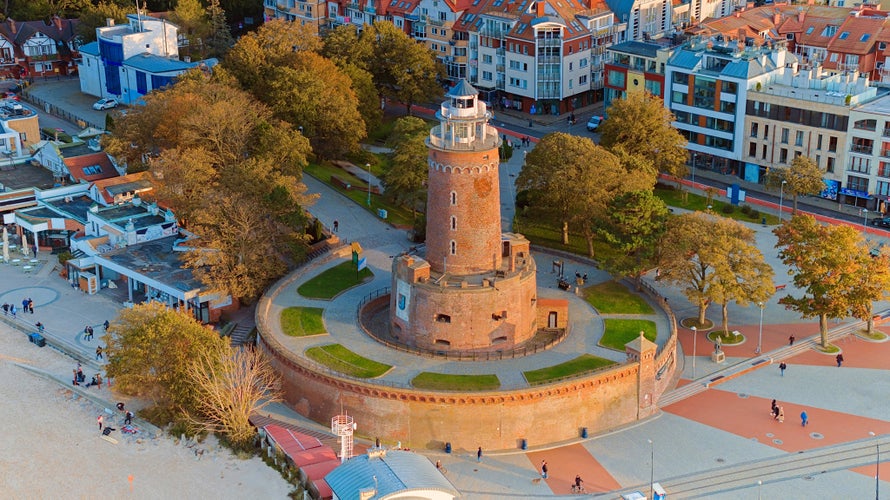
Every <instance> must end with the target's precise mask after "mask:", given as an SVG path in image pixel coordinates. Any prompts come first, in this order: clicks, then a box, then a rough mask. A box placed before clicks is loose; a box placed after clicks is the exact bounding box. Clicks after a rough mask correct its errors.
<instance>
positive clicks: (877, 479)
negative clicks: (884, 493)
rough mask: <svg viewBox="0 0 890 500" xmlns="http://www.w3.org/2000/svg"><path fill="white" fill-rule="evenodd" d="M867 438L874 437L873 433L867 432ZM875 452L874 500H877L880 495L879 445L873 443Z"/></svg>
mask: <svg viewBox="0 0 890 500" xmlns="http://www.w3.org/2000/svg"><path fill="white" fill-rule="evenodd" d="M868 435H869V436H871V437H875V433H874V432H869V433H868ZM875 448H876V449H877V452H876V454H875V500H879V497H880V494H881V443H879V442H875Z"/></svg>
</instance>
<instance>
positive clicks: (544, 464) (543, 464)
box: [541, 460, 547, 479]
mask: <svg viewBox="0 0 890 500" xmlns="http://www.w3.org/2000/svg"><path fill="white" fill-rule="evenodd" d="M541 477H543V478H544V479H547V461H546V460H541Z"/></svg>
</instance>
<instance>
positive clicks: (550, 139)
mask: <svg viewBox="0 0 890 500" xmlns="http://www.w3.org/2000/svg"><path fill="white" fill-rule="evenodd" d="M654 184H655V180H654V178H650V179H647V178H645V176H642V175H637V176H629V175H627V171H626V170H624V168H623V167H622V165H621V164H620V162H619V160H618V158H617V157H616V156H615V155H613V154H611V153H609V152H608V151H606V150H605V149H603V148H601V147H599V146H597V145H596V144H594V142H593V141H592V140H590V139H588V138H584V137H578V136H573V135H569V134H564V133H554V134H548V135H547V136H545V137H544V138H543V139H541V142H539V143H538V145H537V146H535V149H533V150H532V151H531V152H529V154H528V156H526V158H525V167H524V168H523V169H522V172H520V174H519V177H517V179H516V187H517V189H520V190H523V189H527V190H529V192H530V196H531V200H532V202H531V205H530V206H531V207H532V208H533V209H535V210H537V211H539V212H540V213H541V214H543V215H545V216H547V217H550V218H552V219H553V220H555V221H556V222H558V223H559V224H560V226H561V229H562V241H563V244H568V241H569V228H570V226H571V225H574V226H575V227H576V228H577V230H578V231H579V232H580V233H581V234H582V235H583V236H584V238H585V240H586V242H587V250H588V254H589V255H590V256H591V257H593V253H594V250H593V243H594V241H595V237H596V226H597V224H598V222H599V220H600V219H601V218H602V217H603V216H604V215H605V213H606V206H607V204H608V203H609V201H610V200H611V199H612V198H613V197H615V196H617V195H618V194H619V193H621V192H623V191H634V190H641V189H650V190H651V189H652V187H653V186H654Z"/></svg>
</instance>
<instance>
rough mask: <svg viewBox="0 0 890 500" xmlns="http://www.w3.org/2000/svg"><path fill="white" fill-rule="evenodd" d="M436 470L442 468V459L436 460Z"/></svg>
mask: <svg viewBox="0 0 890 500" xmlns="http://www.w3.org/2000/svg"><path fill="white" fill-rule="evenodd" d="M436 470H442V461H441V460H436Z"/></svg>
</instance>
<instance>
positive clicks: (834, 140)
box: [828, 137, 837, 153]
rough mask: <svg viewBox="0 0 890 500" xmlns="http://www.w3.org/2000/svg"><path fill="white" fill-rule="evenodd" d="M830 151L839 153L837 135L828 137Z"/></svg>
mask: <svg viewBox="0 0 890 500" xmlns="http://www.w3.org/2000/svg"><path fill="white" fill-rule="evenodd" d="M828 152H829V153H837V137H829V138H828Z"/></svg>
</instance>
